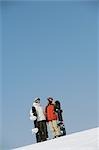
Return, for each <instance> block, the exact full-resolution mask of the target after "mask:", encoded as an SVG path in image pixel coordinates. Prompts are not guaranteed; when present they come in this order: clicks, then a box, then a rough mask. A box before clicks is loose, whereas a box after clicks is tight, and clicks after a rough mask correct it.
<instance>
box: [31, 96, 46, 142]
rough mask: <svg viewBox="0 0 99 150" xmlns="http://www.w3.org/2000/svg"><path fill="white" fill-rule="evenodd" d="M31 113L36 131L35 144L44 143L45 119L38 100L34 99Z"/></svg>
mask: <svg viewBox="0 0 99 150" xmlns="http://www.w3.org/2000/svg"><path fill="white" fill-rule="evenodd" d="M32 113H33V115H34V116H36V120H35V121H34V124H35V128H37V129H38V132H37V133H36V139H37V142H41V141H46V140H47V138H48V132H47V124H46V117H45V114H44V111H43V108H42V106H41V105H40V98H36V99H35V100H34V102H33V106H32Z"/></svg>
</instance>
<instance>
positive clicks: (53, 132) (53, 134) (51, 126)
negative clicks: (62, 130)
mask: <svg viewBox="0 0 99 150" xmlns="http://www.w3.org/2000/svg"><path fill="white" fill-rule="evenodd" d="M48 124H49V127H50V130H51V133H52V136H53V138H54V137H55V136H56V135H55V131H54V127H53V123H52V121H49V122H48Z"/></svg>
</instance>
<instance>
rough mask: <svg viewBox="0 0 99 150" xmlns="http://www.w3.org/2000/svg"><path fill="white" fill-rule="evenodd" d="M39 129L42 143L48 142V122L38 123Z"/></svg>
mask: <svg viewBox="0 0 99 150" xmlns="http://www.w3.org/2000/svg"><path fill="white" fill-rule="evenodd" d="M38 129H39V136H40V139H41V141H45V140H47V138H48V132H47V124H46V120H42V121H38Z"/></svg>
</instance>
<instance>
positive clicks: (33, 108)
mask: <svg viewBox="0 0 99 150" xmlns="http://www.w3.org/2000/svg"><path fill="white" fill-rule="evenodd" d="M32 113H33V115H34V116H36V117H37V113H36V109H35V107H34V106H32ZM34 127H35V128H38V122H37V119H36V120H34ZM36 141H37V143H38V142H41V138H40V133H39V130H38V132H37V133H36Z"/></svg>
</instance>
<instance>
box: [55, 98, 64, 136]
mask: <svg viewBox="0 0 99 150" xmlns="http://www.w3.org/2000/svg"><path fill="white" fill-rule="evenodd" d="M55 112H56V113H57V115H58V126H59V127H60V131H61V136H63V135H66V130H65V126H64V122H63V116H62V112H63V110H62V109H61V104H60V102H59V101H58V100H57V101H55Z"/></svg>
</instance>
